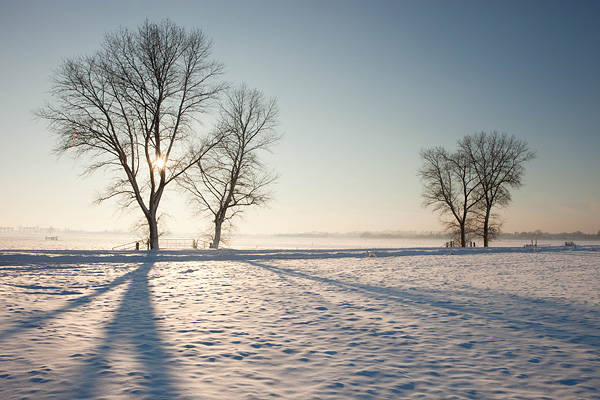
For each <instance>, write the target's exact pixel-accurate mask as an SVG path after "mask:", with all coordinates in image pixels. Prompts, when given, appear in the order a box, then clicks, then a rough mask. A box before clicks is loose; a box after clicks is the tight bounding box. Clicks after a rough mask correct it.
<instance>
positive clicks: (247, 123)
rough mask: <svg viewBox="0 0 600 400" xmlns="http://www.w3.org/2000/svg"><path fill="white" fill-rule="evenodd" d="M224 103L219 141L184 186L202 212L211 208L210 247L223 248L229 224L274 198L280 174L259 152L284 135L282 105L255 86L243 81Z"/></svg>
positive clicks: (218, 134)
mask: <svg viewBox="0 0 600 400" xmlns="http://www.w3.org/2000/svg"><path fill="white" fill-rule="evenodd" d="M225 97H226V98H225V100H224V101H223V102H222V103H221V105H220V110H221V112H220V120H219V122H218V125H217V129H216V135H217V136H218V137H219V138H220V141H219V143H218V144H217V145H216V146H215V147H213V148H212V149H211V150H210V151H209V152H208V153H207V154H206V157H205V158H203V159H202V160H201V161H200V162H197V163H196V164H195V167H194V168H192V169H189V170H188V171H186V173H185V174H184V175H183V177H182V179H181V181H180V184H181V186H182V187H183V188H184V189H185V190H186V191H187V192H188V194H189V195H190V196H191V200H192V202H193V203H194V204H196V206H197V208H198V209H199V211H201V212H209V213H210V214H211V215H212V222H213V224H214V232H213V240H212V243H211V247H212V248H215V249H218V248H219V243H220V241H221V232H222V229H223V225H224V224H225V223H227V224H231V220H232V219H234V218H236V217H238V216H239V215H240V214H241V213H242V212H243V211H244V210H245V209H246V208H247V207H249V206H262V205H264V204H266V203H267V202H268V201H269V200H270V199H271V194H270V192H269V187H270V186H271V184H272V183H273V182H274V181H275V180H276V179H277V175H276V174H274V173H273V172H271V171H269V170H268V169H267V168H266V166H265V165H264V164H263V162H262V161H261V159H260V153H261V152H263V151H270V150H271V148H272V146H273V145H274V144H275V143H277V142H278V141H279V140H280V138H281V136H280V135H279V134H278V133H277V132H276V130H275V128H276V126H277V114H278V111H277V105H276V102H275V100H274V99H270V100H267V99H266V98H265V97H264V95H263V94H262V93H261V92H260V91H258V90H256V89H252V90H251V89H249V88H247V87H246V85H241V86H240V87H237V88H235V89H233V90H230V91H229V92H228V93H227V96H225Z"/></svg>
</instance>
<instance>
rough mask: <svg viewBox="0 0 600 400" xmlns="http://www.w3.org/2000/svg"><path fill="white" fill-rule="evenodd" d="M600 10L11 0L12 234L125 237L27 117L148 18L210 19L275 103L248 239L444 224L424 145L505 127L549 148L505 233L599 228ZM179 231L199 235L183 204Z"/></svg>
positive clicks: (4, 4)
mask: <svg viewBox="0 0 600 400" xmlns="http://www.w3.org/2000/svg"><path fill="white" fill-rule="evenodd" d="M599 16H600V2H597V1H557V2H554V1H367V0H364V1H293V2H292V1H168V2H167V1H142V0H137V1H102V2H98V1H26V0H25V1H6V0H0V52H1V54H2V56H1V61H0V93H1V94H0V118H1V121H2V124H1V125H0V140H1V142H0V143H1V146H0V157H1V159H2V160H3V164H4V166H5V171H4V173H3V174H2V175H1V177H0V186H1V187H2V188H3V189H2V195H1V196H0V226H16V225H23V226H31V225H39V226H50V225H52V226H55V227H60V228H74V229H90V230H92V229H113V228H116V229H127V228H129V227H130V226H131V224H132V221H133V220H134V219H136V218H137V217H138V216H137V215H136V216H135V218H134V217H133V216H127V215H125V216H124V215H120V214H119V213H117V212H116V211H115V207H114V206H113V205H112V204H105V205H102V206H94V205H92V201H93V199H94V194H95V191H96V190H98V189H101V187H102V181H103V179H104V177H103V176H102V175H101V174H100V175H98V176H95V177H93V178H91V179H86V180H83V179H81V178H80V177H79V176H78V174H79V173H80V172H81V171H82V168H81V165H78V164H77V163H73V162H72V160H71V159H69V158H68V157H64V158H61V159H60V160H56V159H55V158H54V157H53V156H52V155H51V154H50V150H51V148H52V145H53V138H52V136H51V133H50V132H48V130H47V129H46V125H45V123H44V122H36V121H35V120H34V118H33V117H32V115H31V113H30V111H31V110H32V109H34V108H36V107H38V106H40V105H41V104H42V103H43V101H44V99H45V98H47V97H48V95H47V91H48V89H49V80H48V76H49V75H50V74H51V71H52V69H53V68H56V67H57V66H58V65H59V63H60V62H61V60H62V59H63V58H65V57H72V56H75V55H78V54H86V53H91V52H93V51H95V50H96V49H98V48H99V45H100V42H101V41H102V38H103V35H104V33H105V32H109V31H113V30H115V29H116V28H117V27H118V26H120V25H123V26H128V27H136V26H138V25H139V24H140V23H141V22H142V21H143V20H144V19H145V18H149V19H151V20H156V21H158V20H161V19H163V18H165V17H169V18H171V19H172V20H173V21H174V22H175V23H177V24H179V25H182V26H186V27H200V28H201V29H203V30H204V32H205V33H206V34H207V35H208V36H209V37H210V38H212V40H213V52H214V56H215V58H217V59H219V60H220V61H222V62H223V63H225V65H226V68H227V74H226V75H225V78H226V79H227V80H228V81H231V82H235V83H239V82H246V83H247V84H248V85H249V86H251V87H257V88H259V89H260V90H262V91H263V92H265V94H266V95H268V96H273V97H276V98H277V99H278V104H279V107H280V111H281V113H280V116H281V118H280V122H281V126H280V127H281V132H282V133H283V134H284V135H285V136H284V138H283V140H282V142H281V144H280V145H279V146H278V147H277V148H276V149H275V153H274V154H273V155H271V156H269V157H268V160H269V163H270V164H271V165H272V166H273V167H274V168H275V169H276V170H277V171H279V172H280V174H281V179H280V182H279V184H278V185H277V186H276V187H275V188H274V189H275V194H276V200H275V201H274V202H273V203H272V205H271V207H270V208H268V209H260V210H256V211H251V212H249V213H248V215H247V218H246V220H245V221H240V222H239V224H238V226H239V229H238V231H239V232H241V233H291V232H306V231H330V232H336V231H339V232H345V231H355V230H386V229H389V230H418V231H421V230H439V229H440V225H439V223H438V218H437V215H435V214H433V213H432V212H430V211H429V210H425V209H423V208H422V207H421V198H420V193H421V185H420V182H419V180H418V178H417V176H416V170H417V168H418V167H419V164H420V160H419V150H420V149H421V148H424V147H432V146H437V145H442V146H447V147H454V145H455V142H456V140H457V139H459V138H461V137H462V136H464V135H465V134H471V133H474V132H476V131H481V130H486V131H489V130H498V131H504V132H507V133H509V134H515V135H516V136H518V137H520V138H522V139H524V140H526V141H527V142H528V143H529V144H530V146H531V147H532V148H533V149H535V150H536V151H537V153H538V158H537V159H536V160H534V161H533V162H531V163H529V164H528V165H527V168H526V169H527V174H526V176H525V179H524V183H525V184H524V186H523V188H522V189H521V190H519V191H516V192H514V195H513V198H514V201H513V203H512V204H511V205H510V206H509V208H508V209H507V210H505V211H503V212H502V214H503V216H504V219H505V226H504V230H505V231H507V232H513V231H525V230H527V231H529V230H535V229H541V230H544V231H551V232H561V231H575V230H581V231H584V232H590V233H595V232H597V231H598V230H599V229H600V179H599V173H600V51H599V50H598V49H599V48H600V46H599V45H600V23H599ZM163 206H164V211H166V212H168V213H170V214H171V220H170V222H169V226H170V228H171V229H172V230H174V231H192V232H193V231H195V230H196V229H197V228H202V227H204V226H205V224H206V220H203V219H201V218H192V217H190V215H189V214H188V212H187V211H186V210H185V208H184V204H183V202H181V201H179V200H178V199H177V195H176V194H172V195H171V196H170V199H169V202H166V203H165V204H164V205H163Z"/></svg>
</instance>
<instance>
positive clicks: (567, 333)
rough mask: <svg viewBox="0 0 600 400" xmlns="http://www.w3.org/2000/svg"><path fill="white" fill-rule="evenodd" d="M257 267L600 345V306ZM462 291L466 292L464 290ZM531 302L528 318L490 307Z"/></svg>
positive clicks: (528, 303) (398, 300)
mask: <svg viewBox="0 0 600 400" xmlns="http://www.w3.org/2000/svg"><path fill="white" fill-rule="evenodd" d="M246 262H247V263H248V264H250V265H253V266H255V267H259V268H263V269H266V270H269V271H271V272H273V273H275V274H278V275H282V276H292V277H296V278H301V279H307V280H311V281H314V282H319V283H324V284H329V285H334V286H337V287H340V288H343V289H345V290H351V291H359V292H362V293H365V294H367V295H369V296H377V297H383V298H385V299H387V300H391V301H395V302H400V303H404V304H410V305H411V306H414V307H418V308H422V309H441V310H445V311H448V312H452V313H457V312H458V313H463V314H466V315H468V314H470V315H475V316H478V317H482V318H486V319H488V320H495V321H500V322H502V323H504V324H505V326H506V327H507V329H510V330H513V331H533V332H535V333H536V334H542V335H544V336H548V337H553V338H556V339H559V340H563V341H566V342H570V343H581V344H585V345H588V346H591V347H595V348H600V334H599V332H600V324H598V322H599V321H600V312H598V310H592V309H583V308H580V307H577V306H576V305H569V304H566V303H564V304H563V303H560V304H559V303H557V302H552V301H540V300H539V299H531V298H526V297H520V296H516V295H506V294H501V293H493V292H490V296H489V298H488V300H490V301H492V302H493V303H494V305H493V306H490V305H487V306H484V307H482V306H481V305H478V302H477V301H476V302H475V304H472V303H471V302H468V301H462V302H461V301H460V300H456V299H455V298H453V299H452V301H449V298H450V297H451V296H450V295H453V294H456V293H454V292H452V291H439V290H431V289H425V288H420V289H419V290H418V291H406V290H399V289H396V288H390V287H379V286H372V285H366V284H361V283H354V282H343V281H341V280H336V279H331V278H326V277H320V276H315V275H310V274H307V273H304V272H299V271H296V270H293V269H289V268H281V267H275V266H272V265H267V264H263V263H259V262H256V261H246ZM460 295H462V296H465V295H464V293H460ZM510 300H513V301H517V302H519V303H520V304H523V305H528V306H531V307H530V310H529V311H533V312H534V313H535V315H530V316H529V317H527V318H526V319H524V318H523V317H522V315H520V314H519V315H511V314H510V313H509V312H508V310H505V311H507V313H506V314H499V313H495V312H489V311H490V309H492V310H494V309H498V310H502V309H503V307H504V305H505V304H506V303H507V302H508V301H510Z"/></svg>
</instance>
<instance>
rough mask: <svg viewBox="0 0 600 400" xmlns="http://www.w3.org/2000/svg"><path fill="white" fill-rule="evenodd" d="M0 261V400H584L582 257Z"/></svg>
mask: <svg viewBox="0 0 600 400" xmlns="http://www.w3.org/2000/svg"><path fill="white" fill-rule="evenodd" d="M370 250H373V251H374V255H375V256H376V257H365V252H366V249H363V250H359V249H349V250H343V249H338V250H332V249H329V250H327V249H318V250H270V251H269V250H225V251H214V250H213V251H210V250H204V251H191V250H190V251H162V252H158V253H155V254H153V253H146V252H114V251H76V250H71V251H65V250H0V323H1V325H0V398H2V399H27V398H29V399H46V398H59V399H68V398H97V399H100V398H105V399H121V398H122V399H129V398H147V399H160V398H165V399H188V398H189V399H203V398H206V399H265V398H285V399H313V398H320V399H347V398H357V399H362V398H366V399H417V398H424V399H600V290H599V288H600V285H599V283H600V282H599V281H600V251H598V250H599V249H598V248H597V246H587V247H586V246H583V247H577V248H576V249H571V248H567V247H563V246H560V247H559V246H553V247H544V248H541V249H539V251H534V250H533V249H531V248H517V247H515V248H491V249H482V248H476V249H436V248H412V249H370Z"/></svg>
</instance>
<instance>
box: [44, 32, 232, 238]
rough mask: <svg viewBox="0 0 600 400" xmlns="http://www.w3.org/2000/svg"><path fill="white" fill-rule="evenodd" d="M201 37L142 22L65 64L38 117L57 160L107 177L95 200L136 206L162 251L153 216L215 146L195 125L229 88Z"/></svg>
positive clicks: (59, 69)
mask: <svg viewBox="0 0 600 400" xmlns="http://www.w3.org/2000/svg"><path fill="white" fill-rule="evenodd" d="M210 47H211V44H210V42H209V41H208V40H207V38H206V36H205V35H204V33H203V32H202V31H201V30H197V29H196V30H191V31H187V30H185V29H184V28H181V27H178V26H177V25H175V24H174V23H173V22H171V21H169V20H164V21H162V22H160V23H153V22H149V21H146V22H144V23H143V24H142V25H141V26H140V27H139V28H138V29H134V30H130V29H127V28H121V29H119V30H117V31H116V32H114V33H109V34H107V35H106V36H105V39H104V41H103V43H102V46H101V49H100V50H99V51H97V52H96V53H94V54H93V55H90V56H80V57H75V58H71V59H66V60H65V61H64V62H63V63H62V64H61V65H60V67H59V68H58V69H57V70H55V71H54V73H53V88H52V92H51V95H52V101H51V102H47V103H46V105H45V106H44V107H42V108H41V109H39V110H38V111H37V112H36V114H37V115H38V116H40V117H42V118H44V119H46V120H48V121H49V126H50V129H51V130H52V131H54V132H55V133H56V134H57V135H58V141H57V147H56V152H57V153H58V154H63V153H72V154H73V155H74V156H75V157H77V158H82V159H85V160H86V161H89V163H88V165H87V169H86V172H87V173H93V172H94V171H97V170H100V169H101V170H111V171H112V172H113V175H114V180H113V181H112V183H111V185H110V186H109V187H108V188H107V189H106V191H105V193H104V194H102V195H101V196H100V198H99V199H98V200H99V201H103V200H106V199H110V198H115V197H118V198H120V199H121V200H122V202H123V205H124V206H130V205H137V206H138V207H139V209H141V211H142V212H143V215H144V218H145V220H146V221H147V224H148V230H149V243H150V247H151V248H152V249H158V247H159V242H158V226H157V215H158V214H157V212H158V209H159V204H160V201H161V198H162V196H163V193H164V191H165V188H166V187H167V185H169V184H170V183H171V182H173V181H174V180H175V179H177V178H178V177H179V176H180V175H181V174H183V173H184V172H185V171H186V170H187V169H188V168H189V167H190V166H192V165H195V164H196V163H197V162H198V161H199V160H200V159H201V158H202V157H203V156H204V154H205V153H206V152H207V151H208V150H209V149H210V148H211V146H212V145H214V143H207V142H205V141H203V140H201V139H200V138H199V136H198V134H197V133H196V131H195V127H194V126H193V125H194V124H195V122H197V119H198V116H199V115H200V114H201V113H203V112H205V111H206V109H207V107H208V105H209V104H210V101H211V100H212V99H213V98H214V97H215V96H216V95H217V94H218V93H219V92H220V91H221V90H222V89H223V85H222V84H221V83H219V82H217V80H216V78H217V76H218V75H219V74H220V73H221V71H222V65H221V64H220V63H218V62H216V61H214V60H212V59H211V55H210Z"/></svg>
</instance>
